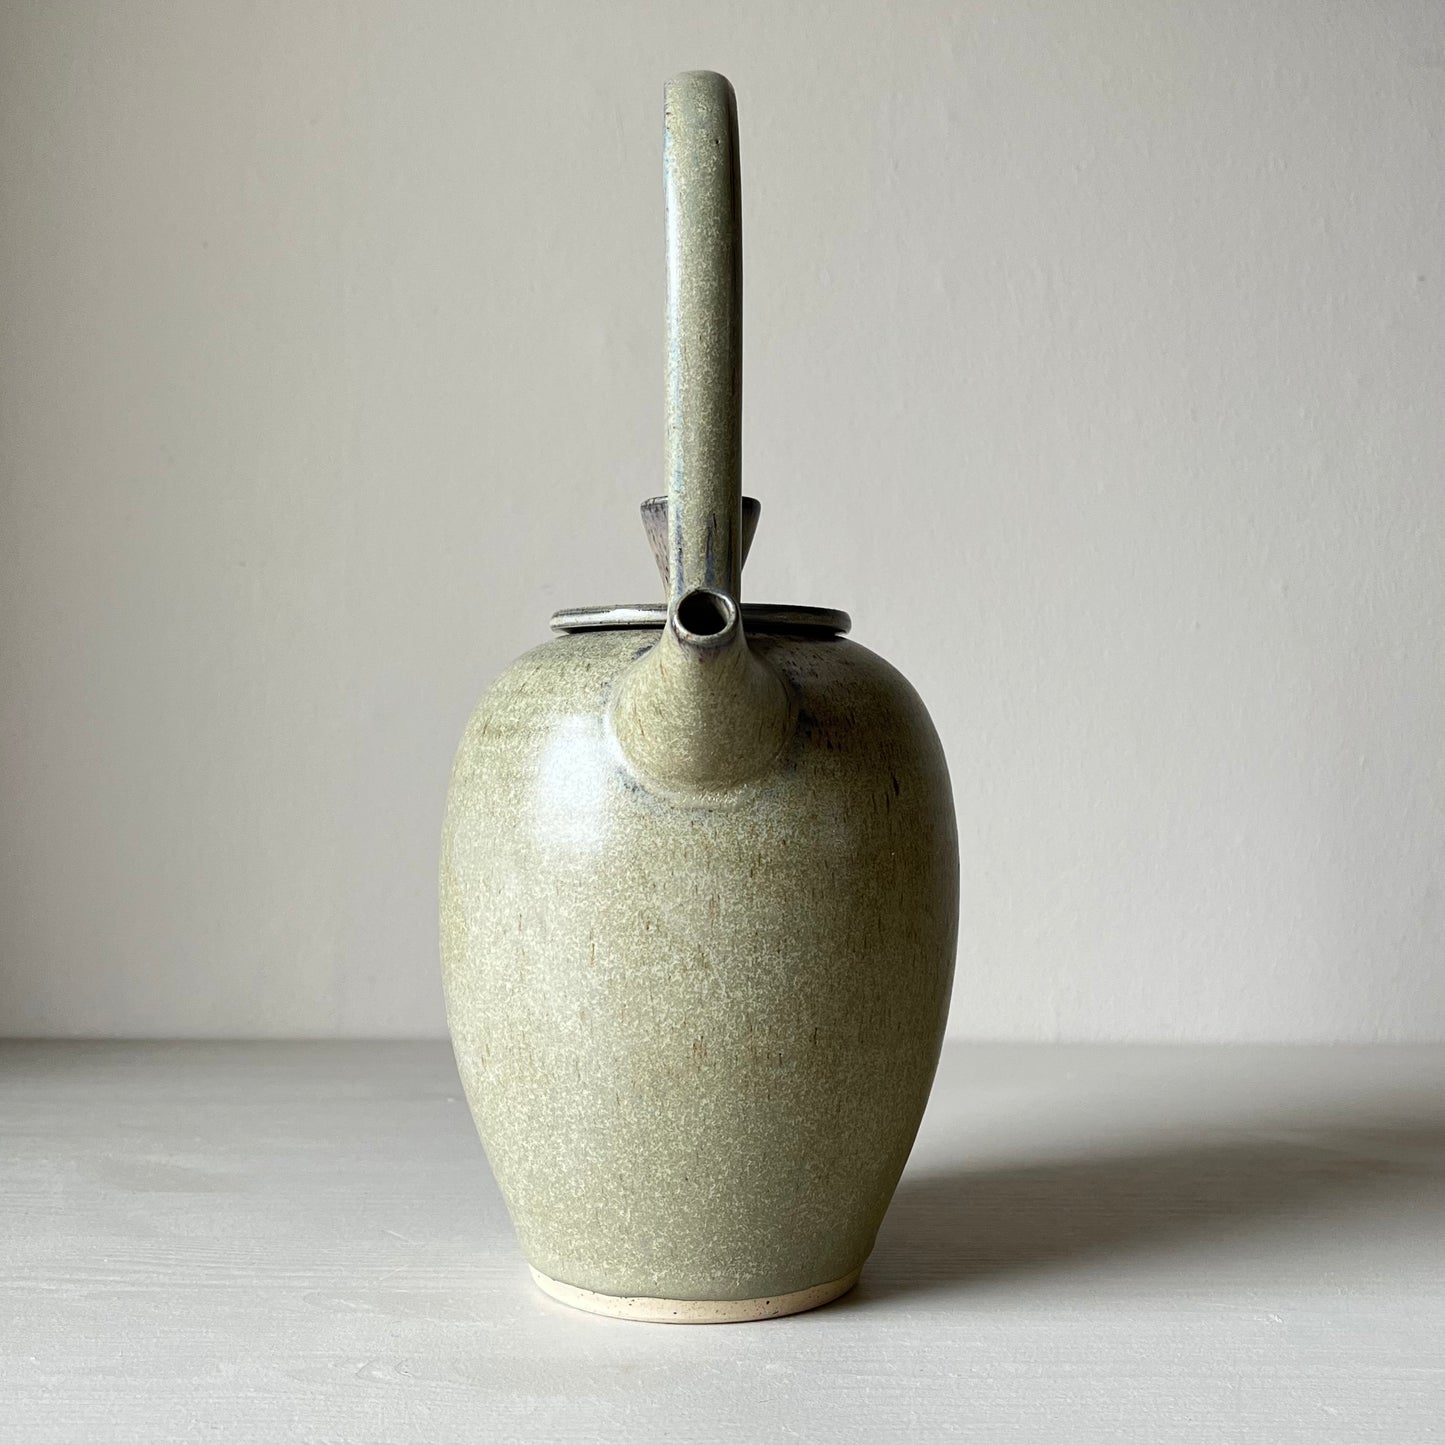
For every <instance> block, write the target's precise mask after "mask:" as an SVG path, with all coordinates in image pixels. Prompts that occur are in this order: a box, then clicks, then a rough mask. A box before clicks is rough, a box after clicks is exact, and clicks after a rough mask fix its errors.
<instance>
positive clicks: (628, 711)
mask: <svg viewBox="0 0 1445 1445" xmlns="http://www.w3.org/2000/svg"><path fill="white" fill-rule="evenodd" d="M609 712H610V715H611V721H612V730H613V733H614V735H615V736H616V738H617V742H618V744H619V746H620V747H621V749H622V752H623V755H624V756H625V757H626V759H627V761H628V762H629V763H630V764H631V766H632V768H633V769H634V771H635V772H637V773H638V774H639V775H640V777H641V778H642V779H643V780H644V781H647V780H651V781H655V782H657V783H660V784H662V785H663V786H664V787H665V788H672V789H677V790H679V791H683V792H714V791H720V790H724V789H728V788H732V787H736V786H737V785H738V784H739V783H743V782H746V781H747V780H748V779H750V778H754V777H757V776H758V775H759V774H760V773H762V772H764V771H765V770H766V769H767V767H768V765H769V764H770V763H772V762H773V760H774V759H775V758H776V757H777V756H778V754H779V753H780V752H781V751H782V749H783V746H784V745H785V744H786V743H787V741H788V739H789V737H790V736H791V735H792V731H793V725H794V721H795V719H794V713H793V705H792V699H791V698H790V697H789V694H788V690H787V687H786V686H785V684H784V682H783V679H782V678H781V676H779V674H778V673H777V672H776V671H775V670H774V668H773V667H771V666H770V665H769V664H768V663H767V662H766V661H765V660H764V659H762V658H760V657H759V656H758V655H757V654H756V653H754V652H753V650H752V649H751V648H750V647H749V646H748V640H747V638H746V636H745V635H744V633H743V624H742V617H741V615H740V610H739V608H738V605H737V603H736V602H735V601H734V600H733V599H732V598H731V597H729V596H728V595H727V594H726V593H724V592H720V591H714V590H713V589H711V588H703V587H699V588H695V589H694V590H693V591H691V592H689V593H688V594H687V595H686V596H684V597H683V598H682V599H681V600H680V601H679V602H678V604H677V605H676V606H675V607H673V608H671V609H669V613H668V620H667V623H666V625H665V626H664V627H663V629H662V635H661V636H660V637H659V638H658V640H657V642H656V644H655V645H654V646H653V647H652V648H650V649H649V650H648V651H647V652H646V653H645V654H644V655H643V656H642V657H640V658H638V660H637V661H636V662H635V663H633V664H632V666H631V667H630V668H628V669H627V671H626V672H625V673H624V674H623V675H622V677H621V678H620V679H619V681H618V684H617V689H616V692H615V693H614V695H613V699H612V705H611V707H610V709H609Z"/></svg>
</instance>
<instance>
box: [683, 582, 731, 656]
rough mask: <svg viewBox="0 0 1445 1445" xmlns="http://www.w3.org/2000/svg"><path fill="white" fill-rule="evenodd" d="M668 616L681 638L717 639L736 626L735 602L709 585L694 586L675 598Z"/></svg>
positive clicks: (696, 640) (698, 640)
mask: <svg viewBox="0 0 1445 1445" xmlns="http://www.w3.org/2000/svg"><path fill="white" fill-rule="evenodd" d="M672 620H673V626H674V627H675V628H676V629H677V634H678V638H679V639H680V640H681V641H683V642H701V643H708V642H717V641H720V640H722V639H723V638H725V637H726V636H727V635H728V633H730V632H731V631H732V629H733V628H734V627H735V626H736V624H737V620H738V608H737V603H735V602H734V601H733V600H732V598H731V597H729V596H727V594H726V593H723V592H715V591H713V589H712V588H710V587H694V588H693V589H692V591H691V592H688V593H686V594H685V595H684V596H683V597H682V598H681V599H680V600H679V601H678V604H677V608H676V610H675V611H674V612H673V619H672Z"/></svg>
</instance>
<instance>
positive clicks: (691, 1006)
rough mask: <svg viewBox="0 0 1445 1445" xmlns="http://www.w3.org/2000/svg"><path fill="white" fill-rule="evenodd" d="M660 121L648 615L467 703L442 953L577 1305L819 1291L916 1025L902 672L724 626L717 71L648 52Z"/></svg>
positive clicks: (461, 1021) (921, 780)
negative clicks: (651, 599)
mask: <svg viewBox="0 0 1445 1445" xmlns="http://www.w3.org/2000/svg"><path fill="white" fill-rule="evenodd" d="M667 119H668V145H667V157H668V160H667V167H666V172H667V181H668V214H669V247H668V256H669V290H668V295H669V327H668V334H669V347H670V350H669V356H670V361H669V368H668V378H669V387H668V397H669V466H670V472H669V494H668V533H667V535H668V538H669V542H668V557H667V561H668V564H669V570H668V582H669V589H668V595H669V607H668V616H667V621H666V623H665V624H664V625H663V626H662V627H661V628H651V629H643V630H625V629H617V630H608V629H605V628H604V629H601V630H595V631H582V632H579V633H577V634H575V635H570V636H565V637H561V638H558V639H556V640H554V641H552V642H549V643H547V644H545V645H544V646H542V647H539V648H537V649H535V650H534V651H532V652H530V653H528V654H527V655H526V656H525V657H523V658H522V659H521V660H520V661H519V662H517V663H516V664H515V665H514V666H513V667H512V668H511V669H509V670H508V671H507V672H506V673H505V674H504V675H503V676H502V677H501V678H500V679H499V680H498V681H497V682H496V683H495V684H494V685H493V687H492V689H491V690H490V691H489V692H488V694H487V696H486V697H485V698H484V699H483V701H482V703H481V705H480V706H479V707H478V709H477V711H476V713H475V714H474V715H473V717H472V720H471V722H470V724H469V725H468V727H467V731H466V735H465V736H464V737H463V739H462V744H461V748H460V750H459V751H458V754H457V759H456V764H455V767H454V769H453V773H452V781H451V789H450V794H449V797H448V803H447V815H446V823H445V828H444V833H443V846H442V867H441V923H442V959H443V971H444V977H445V984H446V994H447V1009H448V1017H449V1021H450V1025H451V1032H452V1039H453V1042H454V1045H455V1047H456V1053H457V1060H458V1064H459V1066H460V1069H461V1074H462V1080H463V1083H464V1085H465V1088H466V1092H467V1098H468V1101H469V1103H470V1104H471V1108H472V1112H473V1115H474V1117H475V1118H476V1121H477V1127H478V1129H479V1130H480V1132H481V1136H482V1140H483V1143H484V1144H485V1146H486V1150H487V1154H488V1157H489V1159H490V1160H491V1164H492V1167H493V1169H494V1171H495V1173H496V1176H497V1179H498V1182H499V1184H500V1185H501V1188H502V1192H503V1194H504V1195H505V1197H506V1200H507V1205H508V1208H509V1209H510V1211H511V1214H512V1218H513V1220H514V1222H515V1224H516V1227H517V1232H518V1235H519V1237H520V1239H521V1243H522V1248H523V1250H524V1252H525V1254H526V1256H527V1259H528V1261H529V1263H530V1264H531V1265H532V1267H533V1268H534V1270H536V1271H538V1272H540V1273H541V1274H542V1275H544V1276H547V1277H548V1278H549V1280H550V1281H552V1282H553V1283H554V1284H560V1286H561V1288H560V1289H557V1288H554V1290H553V1292H554V1293H558V1294H560V1295H562V1296H563V1297H569V1296H571V1295H575V1293H576V1291H592V1292H594V1295H593V1296H590V1297H587V1298H585V1299H580V1300H574V1302H582V1303H583V1304H584V1307H588V1308H599V1307H603V1308H605V1307H606V1306H599V1305H598V1304H597V1303H596V1297H597V1296H602V1297H604V1298H605V1297H612V1296H619V1297H621V1296H625V1297H629V1298H630V1299H631V1302H632V1303H631V1306H630V1307H629V1309H627V1310H624V1309H622V1308H621V1307H620V1305H619V1309H618V1311H617V1312H619V1313H625V1312H630V1313H633V1314H634V1315H636V1316H637V1317H647V1318H665V1317H668V1316H669V1314H670V1313H672V1312H671V1311H669V1309H668V1308H667V1306H668V1304H669V1302H676V1301H708V1302H713V1305H712V1306H711V1307H710V1308H709V1309H707V1310H696V1311H692V1312H677V1313H678V1314H679V1317H688V1318H739V1317H753V1316H762V1315H765V1314H770V1313H771V1314H775V1313H779V1312H782V1311H783V1310H786V1309H792V1308H806V1307H808V1305H809V1304H816V1303H819V1302H821V1301H822V1300H823V1299H825V1298H827V1297H829V1294H830V1293H836V1289H833V1290H822V1291H820V1290H818V1289H817V1288H816V1287H819V1286H824V1285H828V1284H829V1283H830V1282H834V1283H836V1284H837V1287H838V1288H842V1287H846V1283H847V1282H848V1278H849V1277H850V1276H851V1275H852V1274H853V1273H854V1272H856V1270H857V1269H858V1268H859V1267H860V1266H861V1265H862V1263H863V1261H864V1260H865V1259H866V1257H867V1255H868V1252H869V1250H870V1249H871V1247H872V1244H873V1238H874V1235H875V1233H876V1231H877V1228H878V1225H879V1222H880V1221H881V1219H882V1217H883V1213H884V1210H885V1209H886V1208H887V1206H888V1201H889V1199H890V1198H891V1197H892V1193H893V1190H894V1187H895V1185H896V1184H897V1182H898V1177H899V1174H900V1172H901V1170H902V1168H903V1165H904V1162H905V1160H906V1159H907V1157H908V1152H909V1149H910V1147H911V1146H912V1142H913V1137H914V1134H915V1132H916V1130H917V1127H918V1123H919V1120H920V1118H921V1116H922V1113H923V1108H924V1104H925V1102H926V1100H927V1097H928V1091H929V1087H930V1085H931V1082H932V1079H933V1072H934V1067H935V1064H936V1062H937V1058H938V1050H939V1046H940V1043H941V1040H942V1033H943V1025H944V1018H945V1014H946V1012H947V1007H948V997H949V990H950V985H951V981H952V974H953V953H954V942H955V936H956V932H957V889H958V859H957V842H956V837H955V832H954V820H953V806H952V799H951V793H950V789H949V783H948V774H947V769H946V766H945V763H944V759H943V753H942V750H941V748H940V746H939V743H938V738H937V736H936V734H935V732H934V730H933V726H932V724H931V723H930V721H929V718H928V714H927V712H926V711H925V709H924V707H923V704H922V703H921V702H920V701H919V699H918V697H917V695H916V694H915V693H914V691H913V689H912V688H911V687H909V685H908V683H907V682H906V681H905V680H904V679H903V677H901V676H900V675H899V674H898V673H897V672H896V671H894V670H893V669H892V668H891V667H889V666H888V664H887V663H885V662H883V661H882V660H881V659H880V658H878V657H876V656H874V655H873V654H872V653H871V652H869V651H867V650H866V649H865V648H863V647H860V646H858V645H857V644H855V643H853V642H849V641H847V640H845V639H843V638H842V637H836V636H832V637H830V636H816V635H814V636H805V635H788V634H786V633H782V632H777V633H759V634H758V635H755V636H753V637H751V638H750V637H747V636H745V635H744V629H743V624H742V618H741V612H740V608H739V604H738V588H739V577H738V572H739V570H740V565H741V552H742V550H743V545H744V544H743V541H742V536H741V529H742V523H741V512H740V483H739V477H738V473H737V465H736V463H737V446H736V440H737V433H736V420H737V398H736V374H737V357H738V354H739V353H738V343H739V336H740V333H739V328H738V326H737V316H738V314H739V307H740V275H739V273H738V267H737V257H738V254H739V252H738V247H737V235H736V225H737V215H738V207H737V199H736V192H737V176H736V154H737V150H736V130H735V120H734V111H733V104H732V92H731V88H730V87H728V85H727V83H726V81H723V80H722V78H721V77H718V76H709V75H698V74H694V75H688V76H683V77H679V78H678V80H676V81H674V82H673V83H672V84H671V85H670V86H669V88H668V96H667ZM729 217H730V218H731V219H730V220H729V219H728V218H729ZM720 232H721V233H725V235H726V236H727V237H730V238H731V240H730V241H727V240H722V241H720V240H719V239H718V238H719V234H720ZM709 238H711V239H709ZM689 358H691V360H689ZM694 364H695V365H694ZM752 625H753V624H752V623H751V622H750V623H749V626H752ZM567 1287H571V1289H570V1290H569V1289H568V1288H567ZM809 1291H811V1292H812V1293H806V1292H809ZM800 1292H803V1293H800ZM795 1294H796V1302H792V1299H791V1297H793V1296H794V1295H795ZM780 1295H782V1296H789V1297H790V1300H789V1301H785V1302H783V1303H781V1304H779V1303H778V1301H777V1300H776V1297H777V1296H780ZM638 1297H641V1301H640V1303H639V1298H638ZM589 1299H590V1301H591V1302H590V1303H589V1302H588V1300H589ZM719 1301H742V1302H746V1303H745V1304H744V1305H742V1306H740V1307H739V1308H737V1309H726V1308H721V1307H717V1305H716V1302H719ZM644 1308H645V1310H646V1311H647V1313H645V1314H639V1310H641V1309H644Z"/></svg>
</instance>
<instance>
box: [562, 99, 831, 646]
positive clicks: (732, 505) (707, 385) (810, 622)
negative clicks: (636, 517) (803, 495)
mask: <svg viewBox="0 0 1445 1445" xmlns="http://www.w3.org/2000/svg"><path fill="white" fill-rule="evenodd" d="M663 118H664V120H663V137H664V139H663V163H662V170H663V183H664V185H663V189H664V196H665V207H664V210H665V214H666V229H667V351H666V373H667V476H668V487H667V495H666V496H663V497H652V498H650V499H649V500H647V501H645V502H644V503H643V504H642V524H643V526H644V528H645V529H646V531H647V539H648V541H649V543H650V544H651V546H652V555H653V556H654V558H655V559H656V560H657V566H658V570H659V571H660V572H661V573H662V581H663V586H664V587H665V588H666V590H667V599H668V600H667V601H666V602H665V603H664V602H657V603H633V604H629V605H626V606H620V607H617V606H614V607H570V608H564V609H563V610H562V611H560V612H554V613H553V614H552V627H553V628H554V630H556V631H558V632H582V631H588V630H594V629H601V628H617V627H661V626H662V625H663V624H664V623H665V622H666V621H667V620H668V618H669V616H670V615H671V614H672V613H673V612H674V611H675V610H676V608H677V607H678V606H679V604H680V603H682V602H684V601H685V600H686V599H687V597H688V596H689V595H690V594H692V593H694V592H699V591H702V592H710V593H713V594H717V595H720V596H722V597H726V598H727V599H729V604H730V605H733V606H740V607H741V612H742V622H743V627H744V629H745V631H748V632H801V633H811V634H813V635H815V636H817V635H834V634H837V633H842V632H847V631H848V629H849V628H850V627H851V626H852V625H853V624H852V622H851V620H850V619H849V617H848V614H847V613H846V612H839V611H836V610H835V609H833V608H829V607H794V606H780V605H777V604H774V603H755V602H743V603H740V602H739V597H738V594H739V591H740V590H741V583H742V570H743V562H744V560H745V559H746V557H747V553H748V548H749V546H750V545H751V543H752V540H753V533H754V532H755V531H756V529H757V525H758V516H759V513H760V512H761V511H762V508H761V507H760V506H759V504H758V503H757V502H756V501H755V500H754V499H753V498H752V497H744V496H743V495H742V468H741V460H742V293H743V280H742V254H743V246H742V192H741V186H740V181H739V175H738V120H737V98H736V96H734V94H733V88H732V86H731V85H729V84H728V82H727V81H726V80H725V79H724V78H723V77H722V76H721V75H717V74H715V73H714V72H712V71H708V70H694V71H688V72H686V73H684V74H682V75H678V76H674V77H673V79H672V80H670V81H669V82H668V84H667V88H666V90H665V91H664V96H663Z"/></svg>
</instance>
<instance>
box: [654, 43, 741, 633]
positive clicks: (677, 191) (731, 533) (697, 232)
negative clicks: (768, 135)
mask: <svg viewBox="0 0 1445 1445" xmlns="http://www.w3.org/2000/svg"><path fill="white" fill-rule="evenodd" d="M664 117H665V127H666V130H665V137H664V142H663V163H662V164H663V179H664V185H665V190H666V212H667V535H668V607H669V610H670V611H671V612H672V613H674V614H675V613H676V611H677V605H678V603H679V602H680V601H681V600H682V599H683V598H684V597H686V596H687V594H688V593H690V592H692V591H694V590H695V589H697V588H699V587H702V588H707V589H709V590H711V591H715V592H721V593H722V594H724V595H725V596H726V597H727V598H729V599H730V600H731V601H732V602H733V603H736V602H737V600H738V597H739V592H740V589H741V583H742V375H743V243H742V188H741V184H740V181H739V176H738V114H737V99H736V97H735V96H734V94H733V88H732V86H731V85H729V84H728V82H727V80H726V79H724V77H722V76H721V75H716V74H714V73H713V72H712V71H709V70H694V71H688V72H686V73H685V74H682V75H678V76H675V77H674V78H673V79H672V80H670V81H669V82H668V83H667V88H666V91H665V92H664Z"/></svg>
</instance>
